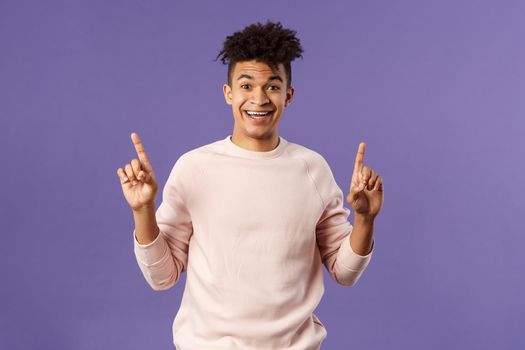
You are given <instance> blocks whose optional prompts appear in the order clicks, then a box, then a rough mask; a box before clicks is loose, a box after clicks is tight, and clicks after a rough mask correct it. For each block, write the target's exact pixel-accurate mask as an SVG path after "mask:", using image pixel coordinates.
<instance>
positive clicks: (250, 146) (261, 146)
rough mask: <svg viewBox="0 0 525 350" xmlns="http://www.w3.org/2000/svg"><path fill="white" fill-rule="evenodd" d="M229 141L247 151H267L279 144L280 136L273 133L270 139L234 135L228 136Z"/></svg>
mask: <svg viewBox="0 0 525 350" xmlns="http://www.w3.org/2000/svg"><path fill="white" fill-rule="evenodd" d="M230 139H231V141H232V142H233V143H234V144H236V145H237V146H239V147H241V148H244V149H246V150H248V151H254V152H269V151H272V150H274V149H275V148H277V146H279V143H280V142H281V141H280V138H279V136H278V135H275V136H274V137H272V138H271V139H263V140H260V139H252V138H242V139H239V138H237V137H235V135H233V136H231V137H230Z"/></svg>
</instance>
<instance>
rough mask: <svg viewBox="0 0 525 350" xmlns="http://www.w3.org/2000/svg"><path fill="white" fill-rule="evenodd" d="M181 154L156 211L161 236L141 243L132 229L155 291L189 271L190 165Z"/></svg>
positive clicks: (141, 263)
mask: <svg viewBox="0 0 525 350" xmlns="http://www.w3.org/2000/svg"><path fill="white" fill-rule="evenodd" d="M186 163H187V161H186V159H185V157H184V155H183V156H182V157H180V158H179V159H178V160H177V162H176V163H175V165H174V166H173V169H172V170H171V173H170V175H169V177H168V180H167V181H166V185H165V186H164V189H163V191H162V202H161V204H160V206H159V207H158V209H157V211H156V214H155V216H156V220H157V225H158V227H159V235H158V236H157V238H156V239H155V240H154V241H153V242H151V243H148V244H140V243H139V242H138V241H137V238H136V236H135V231H133V241H134V252H135V257H136V259H137V263H138V265H139V267H140V270H141V271H142V274H143V275H144V278H145V279H146V281H147V282H148V284H149V285H150V286H151V288H153V289H154V290H165V289H168V288H170V287H172V286H173V285H174V284H175V283H177V281H178V280H179V278H180V275H181V273H182V272H183V271H186V268H187V263H188V248H189V241H190V238H191V235H192V233H193V226H192V222H191V216H190V213H189V211H188V207H187V202H188V196H187V193H189V191H188V190H189V186H190V183H189V182H188V179H191V174H189V171H190V170H191V167H189V166H188V165H187V164H186Z"/></svg>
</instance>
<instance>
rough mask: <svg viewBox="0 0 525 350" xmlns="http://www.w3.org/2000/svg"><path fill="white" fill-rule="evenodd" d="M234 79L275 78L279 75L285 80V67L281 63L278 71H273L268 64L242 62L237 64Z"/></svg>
mask: <svg viewBox="0 0 525 350" xmlns="http://www.w3.org/2000/svg"><path fill="white" fill-rule="evenodd" d="M233 74H234V77H235V78H237V77H240V76H242V75H249V76H261V75H262V76H274V75H278V76H280V77H282V78H284V75H285V72H284V65H283V64H282V63H279V65H278V66H277V69H272V67H270V66H269V65H268V64H267V63H265V62H259V61H241V62H237V63H236V64H235V68H234V70H233Z"/></svg>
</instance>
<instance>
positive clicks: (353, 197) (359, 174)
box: [346, 142, 383, 220]
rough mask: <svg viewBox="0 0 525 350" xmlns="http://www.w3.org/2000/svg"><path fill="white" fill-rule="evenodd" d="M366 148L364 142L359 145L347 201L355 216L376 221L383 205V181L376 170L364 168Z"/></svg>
mask: <svg viewBox="0 0 525 350" xmlns="http://www.w3.org/2000/svg"><path fill="white" fill-rule="evenodd" d="M365 147H366V145H365V143H364V142H361V143H360V144H359V149H358V150H357V155H356V157H355V164H354V173H353V174H352V181H351V183H350V193H349V194H348V196H347V197H346V201H347V202H348V204H350V206H351V207H352V208H353V209H354V215H356V216H358V215H360V216H362V217H363V218H366V219H369V220H374V219H375V217H376V216H377V214H378V213H379V211H380V210H381V206H382V205H383V180H382V179H381V176H379V175H378V174H377V172H376V171H375V170H374V169H372V168H370V167H368V166H363V163H364V160H365Z"/></svg>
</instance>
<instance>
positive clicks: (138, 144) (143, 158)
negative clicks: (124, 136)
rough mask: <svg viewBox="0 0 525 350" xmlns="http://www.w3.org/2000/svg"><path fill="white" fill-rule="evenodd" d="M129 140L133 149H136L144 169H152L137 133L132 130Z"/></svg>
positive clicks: (148, 170)
mask: <svg viewBox="0 0 525 350" xmlns="http://www.w3.org/2000/svg"><path fill="white" fill-rule="evenodd" d="M131 141H132V142H133V145H134V146H135V151H137V155H138V157H139V160H140V163H141V164H142V165H143V166H144V170H146V171H147V172H150V171H153V169H152V167H151V164H150V162H149V159H148V155H147V154H146V150H145V149H144V145H143V144H142V141H141V140H140V137H139V135H137V133H134V132H132V133H131Z"/></svg>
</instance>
